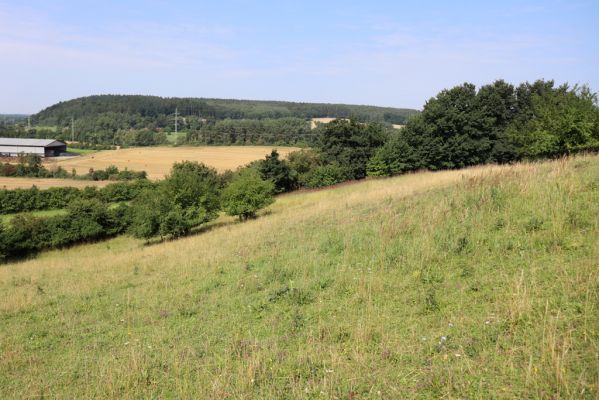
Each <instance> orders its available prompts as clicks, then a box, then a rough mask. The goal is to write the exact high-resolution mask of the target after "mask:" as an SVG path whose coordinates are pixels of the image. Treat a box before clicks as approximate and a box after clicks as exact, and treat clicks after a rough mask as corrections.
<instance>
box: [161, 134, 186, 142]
mask: <svg viewBox="0 0 599 400" xmlns="http://www.w3.org/2000/svg"><path fill="white" fill-rule="evenodd" d="M185 135H187V133H186V132H177V133H175V132H168V133H167V134H166V140H167V142H168V143H169V144H177V139H179V138H185Z"/></svg>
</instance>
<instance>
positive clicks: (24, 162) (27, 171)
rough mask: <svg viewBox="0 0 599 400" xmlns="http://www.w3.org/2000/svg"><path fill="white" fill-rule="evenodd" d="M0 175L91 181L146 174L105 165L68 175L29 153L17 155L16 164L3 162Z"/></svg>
mask: <svg viewBox="0 0 599 400" xmlns="http://www.w3.org/2000/svg"><path fill="white" fill-rule="evenodd" d="M0 176H19V177H21V176H27V177H34V178H62V179H66V178H70V179H82V180H91V181H106V180H111V181H132V180H135V179H146V177H147V174H146V172H145V171H129V170H127V169H125V170H124V171H119V169H118V168H117V167H115V166H114V165H111V166H108V167H106V169H105V170H102V169H99V170H94V169H90V170H89V172H88V173H87V174H85V175H77V174H76V171H75V170H73V172H72V173H71V174H70V175H69V173H68V172H67V171H65V170H64V168H62V167H60V166H59V167H57V168H55V169H52V170H49V169H47V168H46V167H44V166H43V165H42V159H41V157H40V156H38V155H36V154H31V155H27V156H25V155H20V156H19V157H18V162H17V165H13V164H10V163H5V164H3V165H2V168H0Z"/></svg>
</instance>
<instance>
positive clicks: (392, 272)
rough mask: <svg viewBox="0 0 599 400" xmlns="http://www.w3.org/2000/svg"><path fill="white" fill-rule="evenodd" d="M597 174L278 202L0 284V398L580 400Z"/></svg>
mask: <svg viewBox="0 0 599 400" xmlns="http://www.w3.org/2000/svg"><path fill="white" fill-rule="evenodd" d="M598 237H599V157H596V156H595V157H590V156H587V157H578V158H573V159H569V160H560V161H555V162H550V163H543V164H525V165H519V166H515V167H505V168H499V167H493V168H480V169H473V170H467V171H446V172H439V173H423V174H411V175H406V176H403V177H399V178H394V179H387V180H376V181H369V182H364V183H360V184H356V185H350V186H344V187H340V188H337V189H335V190H323V191H317V192H311V193H300V194H295V195H289V196H283V197H279V198H278V199H277V201H276V203H275V204H274V205H273V206H271V207H270V209H269V210H268V211H267V212H266V213H264V215H262V216H261V217H260V218H258V219H256V220H253V221H249V222H246V223H237V222H235V221H233V220H232V219H227V220H222V221H220V222H219V223H218V224H214V226H213V227H212V228H211V229H208V230H205V231H203V232H201V233H200V234H197V235H195V236H192V237H189V238H186V239H182V240H178V241H174V242H165V243H159V244H152V245H144V243H143V242H140V241H136V240H133V239H131V238H128V237H119V238H116V239H113V240H110V241H106V242H101V243H96V244H91V245H85V246H78V247H74V248H71V249H68V250H63V251H51V252H47V253H44V254H42V255H40V256H39V257H37V258H35V259H32V260H28V261H24V262H19V263H13V264H9V265H5V266H3V267H0V398H30V397H49V398H206V399H208V398H209V399H224V398H246V399H248V398H265V399H275V398H298V399H299V398H301V399H304V398H308V399H320V398H323V399H324V398H339V399H358V398H374V399H401V398H426V399H436V398H473V399H481V398H496V399H514V398H548V399H555V398H571V399H584V398H588V399H595V398H597V396H598V394H599V393H598V387H597V382H599V363H598V362H597V360H598V355H599V344H598V343H599V309H598V307H599V273H598V271H599V240H597V238H598Z"/></svg>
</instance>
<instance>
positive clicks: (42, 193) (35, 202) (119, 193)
mask: <svg viewBox="0 0 599 400" xmlns="http://www.w3.org/2000/svg"><path fill="white" fill-rule="evenodd" d="M154 185H155V184H154V183H152V182H149V181H146V180H138V181H134V182H131V183H128V182H117V183H111V184H110V185H107V186H105V187H103V188H102V189H100V190H98V189H97V188H95V187H91V186H88V187H86V188H84V189H76V188H72V187H55V188H50V189H46V190H39V189H38V188H37V187H35V186H33V187H32V188H31V189H14V190H8V189H0V214H14V213H21V212H27V211H37V210H51V209H57V208H65V207H67V206H68V205H69V204H71V202H73V201H75V200H77V199H98V200H101V201H104V202H120V201H130V200H132V199H133V198H135V197H136V196H137V195H138V194H139V193H140V192H141V191H142V190H143V189H145V188H148V187H152V186H154Z"/></svg>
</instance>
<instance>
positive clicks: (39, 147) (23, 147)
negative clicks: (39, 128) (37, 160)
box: [0, 138, 67, 157]
mask: <svg viewBox="0 0 599 400" xmlns="http://www.w3.org/2000/svg"><path fill="white" fill-rule="evenodd" d="M66 151H67V145H66V143H64V142H61V141H60V140H54V139H19V138H0V156H10V157H15V156H18V155H19V154H37V155H39V156H41V157H56V156H59V155H60V154H61V153H66Z"/></svg>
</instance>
